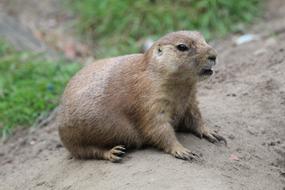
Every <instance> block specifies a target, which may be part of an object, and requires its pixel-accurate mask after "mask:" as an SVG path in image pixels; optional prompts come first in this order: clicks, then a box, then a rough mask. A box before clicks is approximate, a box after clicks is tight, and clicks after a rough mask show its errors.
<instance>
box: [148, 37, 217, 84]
mask: <svg viewBox="0 0 285 190" xmlns="http://www.w3.org/2000/svg"><path fill="white" fill-rule="evenodd" d="M148 51H149V52H148V53H150V54H151V59H152V61H151V63H152V65H150V66H151V68H152V69H153V70H155V71H156V72H159V73H160V74H161V75H165V76H175V77H177V78H179V77H181V78H185V77H191V78H195V79H197V80H203V79H206V78H208V77H209V76H210V75H212V74H213V69H212V68H213V66H214V65H215V64H216V57H217V53H216V51H215V50H214V49H213V48H212V47H211V46H210V45H208V44H207V42H206V41H205V39H204V38H203V36H202V35H201V34H200V33H199V32H195V31H178V32H172V33H169V34H167V35H165V36H163V37H162V38H160V39H159V40H158V41H156V42H155V43H154V44H153V46H152V47H151V48H150V49H149V50H148Z"/></svg>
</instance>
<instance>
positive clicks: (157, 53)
mask: <svg viewBox="0 0 285 190" xmlns="http://www.w3.org/2000/svg"><path fill="white" fill-rule="evenodd" d="M156 55H157V56H161V55H162V48H161V46H160V45H158V46H157V48H156Z"/></svg>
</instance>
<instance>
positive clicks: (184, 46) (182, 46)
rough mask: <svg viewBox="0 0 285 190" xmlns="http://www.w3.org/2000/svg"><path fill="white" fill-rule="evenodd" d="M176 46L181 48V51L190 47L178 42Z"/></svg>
mask: <svg viewBox="0 0 285 190" xmlns="http://www.w3.org/2000/svg"><path fill="white" fill-rule="evenodd" d="M176 48H177V49H178V50H179V51H188V50H189V47H188V46H187V45H185V44H178V45H177V46H176Z"/></svg>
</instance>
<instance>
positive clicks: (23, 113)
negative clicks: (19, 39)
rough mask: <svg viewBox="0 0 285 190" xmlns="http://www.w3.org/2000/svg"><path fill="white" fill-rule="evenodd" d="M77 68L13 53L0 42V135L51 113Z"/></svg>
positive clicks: (30, 55)
mask: <svg viewBox="0 0 285 190" xmlns="http://www.w3.org/2000/svg"><path fill="white" fill-rule="evenodd" d="M79 67H80V66H79V64H75V63H69V64H68V63H66V62H64V61H55V62H53V61H48V60H45V59H44V58H43V57H42V56H41V55H39V54H31V53H27V52H17V51H15V50H13V49H12V48H11V47H9V46H8V45H7V44H6V43H4V42H3V41H0V133H1V134H2V137H3V136H4V137H5V136H7V135H8V134H9V133H10V132H11V129H12V128H15V127H18V126H22V127H25V126H31V125H32V124H33V123H34V121H35V119H36V118H37V117H39V116H40V115H42V114H45V113H47V112H49V111H50V110H52V109H54V108H55V107H56V105H57V104H58V101H59V97H60V94H61V93H62V91H63V88H64V86H65V84H66V82H67V81H68V79H69V78H70V77H71V76H72V75H73V74H74V73H75V72H76V71H77V70H78V69H79Z"/></svg>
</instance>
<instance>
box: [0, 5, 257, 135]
mask: <svg viewBox="0 0 285 190" xmlns="http://www.w3.org/2000/svg"><path fill="white" fill-rule="evenodd" d="M62 2H63V3H64V4H65V5H66V6H65V8H66V9H67V10H71V11H72V12H73V14H74V15H75V18H76V19H75V26H76V29H77V31H78V32H79V34H80V36H81V37H82V38H83V39H84V40H85V42H88V43H89V44H95V53H96V54H95V56H96V58H102V57H108V56H116V55H121V54H130V53H135V52H139V50H140V43H138V42H140V41H142V40H143V39H144V38H147V37H152V38H153V39H156V38H158V37H160V36H162V35H164V34H165V33H167V32H171V31H175V30H181V29H185V30H199V31H201V32H202V33H203V34H204V36H205V37H206V38H207V39H208V40H211V39H213V38H218V37H223V36H225V35H226V34H228V33H229V32H243V31H245V28H246V27H247V26H248V24H249V23H251V22H252V21H253V20H254V19H255V18H258V15H260V14H261V12H262V1H260V0H239V1H231V0H137V1H134V0H121V1H120V0H62ZM39 3H40V2H39ZM79 68H80V65H79V64H76V63H67V62H66V61H63V60H58V61H48V60H46V59H44V58H43V56H40V55H38V54H35V53H31V52H19V51H15V50H13V48H11V47H10V46H9V45H8V44H7V43H5V42H4V41H0V76H1V77H0V133H1V134H2V136H7V134H9V133H10V132H11V129H12V128H15V127H17V126H32V124H33V123H34V122H35V120H36V118H38V117H39V116H41V115H43V114H47V113H48V112H49V111H50V110H52V109H54V108H55V107H56V105H57V104H58V101H59V97H60V94H61V93H62V91H63V89H64V86H65V84H66V83H67V81H68V80H69V79H70V77H71V76H72V75H73V74H74V73H75V72H76V71H77V70H79Z"/></svg>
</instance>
